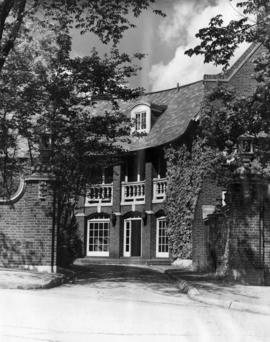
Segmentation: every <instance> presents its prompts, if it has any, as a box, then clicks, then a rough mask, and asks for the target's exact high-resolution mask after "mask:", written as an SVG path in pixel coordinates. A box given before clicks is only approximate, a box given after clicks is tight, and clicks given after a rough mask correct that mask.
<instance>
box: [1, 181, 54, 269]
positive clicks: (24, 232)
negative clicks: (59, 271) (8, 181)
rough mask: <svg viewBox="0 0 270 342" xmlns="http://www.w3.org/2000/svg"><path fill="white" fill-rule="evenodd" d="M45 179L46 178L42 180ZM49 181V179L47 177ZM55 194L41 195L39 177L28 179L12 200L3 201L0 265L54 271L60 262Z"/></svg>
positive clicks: (50, 192)
mask: <svg viewBox="0 0 270 342" xmlns="http://www.w3.org/2000/svg"><path fill="white" fill-rule="evenodd" d="M42 182H44V179H43V180H42ZM46 182H47V184H49V183H48V179H47V181H46ZM52 213H53V196H52V191H51V190H50V189H49V190H48V193H47V194H46V196H45V198H44V199H40V198H39V180H38V179H37V178H32V179H28V180H26V181H25V184H24V188H23V190H22V192H21V193H20V194H19V196H18V197H17V198H15V199H14V200H13V201H12V202H11V203H4V202H3V201H1V202H0V266H1V267H25V268H33V269H36V270H40V271H49V272H50V271H52V270H54V269H55V267H53V266H55V265H56V234H55V232H54V231H53V224H52V223H53V220H52Z"/></svg>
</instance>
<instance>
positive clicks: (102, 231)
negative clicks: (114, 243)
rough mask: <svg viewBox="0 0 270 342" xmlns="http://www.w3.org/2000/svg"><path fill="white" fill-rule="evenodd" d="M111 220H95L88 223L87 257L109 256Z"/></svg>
mask: <svg viewBox="0 0 270 342" xmlns="http://www.w3.org/2000/svg"><path fill="white" fill-rule="evenodd" d="M109 234H110V220H109V219H93V220H89V221H88V234H87V241H88V243H87V255H88V256H109Z"/></svg>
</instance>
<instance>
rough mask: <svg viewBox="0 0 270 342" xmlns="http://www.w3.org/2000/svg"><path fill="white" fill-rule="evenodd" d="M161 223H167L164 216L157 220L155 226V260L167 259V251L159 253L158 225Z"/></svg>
mask: <svg viewBox="0 0 270 342" xmlns="http://www.w3.org/2000/svg"><path fill="white" fill-rule="evenodd" d="M161 221H163V222H164V221H165V222H167V218H166V217H165V216H161V217H159V218H157V224H156V257H157V258H169V251H168V252H160V251H159V229H160V227H159V223H160V222H161Z"/></svg>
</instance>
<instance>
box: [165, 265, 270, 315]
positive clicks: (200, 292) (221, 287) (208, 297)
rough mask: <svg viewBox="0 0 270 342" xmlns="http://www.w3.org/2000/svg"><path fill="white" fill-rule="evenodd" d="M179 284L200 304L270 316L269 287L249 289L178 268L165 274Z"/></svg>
mask: <svg viewBox="0 0 270 342" xmlns="http://www.w3.org/2000/svg"><path fill="white" fill-rule="evenodd" d="M163 272H164V273H166V274H168V275H169V276H170V277H171V278H172V279H174V280H175V281H176V282H177V283H178V287H179V289H180V290H181V291H182V292H185V293H187V295H188V296H189V297H190V298H191V299H193V300H195V301H199V302H201V303H205V304H210V305H216V306H220V307H223V308H227V309H234V310H240V311H248V312H254V313H261V314H265V315H270V287H269V286H249V285H241V284H235V283H229V282H226V281H223V280H217V279H215V278H214V276H213V275H211V274H202V273H196V272H192V271H187V270H181V269H177V268H173V267H172V268H167V269H164V270H163Z"/></svg>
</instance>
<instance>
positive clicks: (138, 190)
mask: <svg viewBox="0 0 270 342" xmlns="http://www.w3.org/2000/svg"><path fill="white" fill-rule="evenodd" d="M121 195H122V197H121V203H124V204H128V203H144V201H145V185H144V182H122V193H121Z"/></svg>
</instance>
